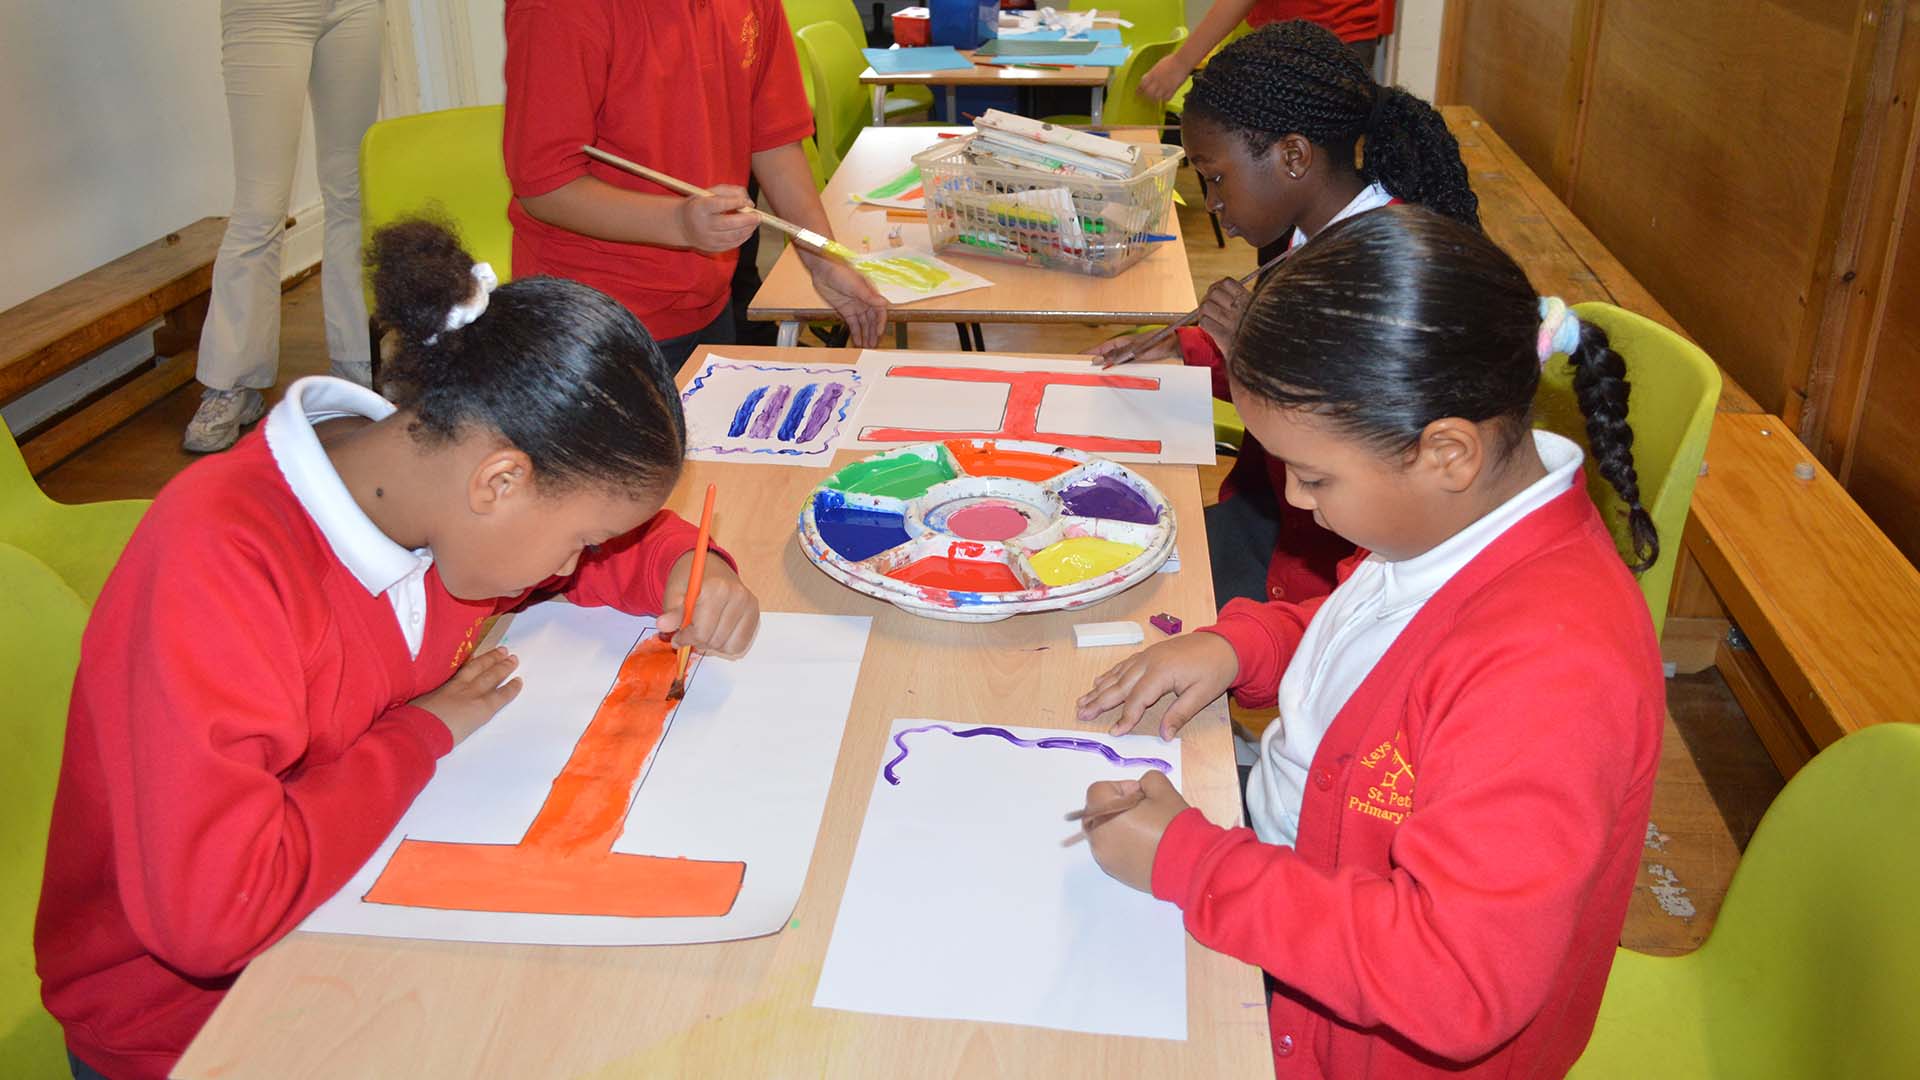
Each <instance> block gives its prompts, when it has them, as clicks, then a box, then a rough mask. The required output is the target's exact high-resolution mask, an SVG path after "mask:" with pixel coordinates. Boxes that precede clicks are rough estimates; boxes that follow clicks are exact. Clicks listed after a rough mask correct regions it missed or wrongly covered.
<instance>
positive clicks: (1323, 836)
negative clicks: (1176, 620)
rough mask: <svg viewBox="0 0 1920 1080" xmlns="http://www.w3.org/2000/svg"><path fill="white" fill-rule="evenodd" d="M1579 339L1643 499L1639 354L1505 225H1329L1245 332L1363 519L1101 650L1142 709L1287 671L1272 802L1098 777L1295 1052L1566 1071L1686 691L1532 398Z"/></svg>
mask: <svg viewBox="0 0 1920 1080" xmlns="http://www.w3.org/2000/svg"><path fill="white" fill-rule="evenodd" d="M1556 352H1565V353H1566V354H1567V355H1568V359H1569V361H1570V363H1571V364H1572V366H1573V370H1574V391H1575V394H1576V396H1577V397H1578V400H1579V404H1580V410H1581V412H1582V413H1583V414H1584V415H1585V416H1586V421H1587V434H1588V438H1589V440H1590V442H1591V445H1592V447H1593V458H1594V462H1593V464H1594V467H1595V468H1596V469H1598V471H1599V472H1600V474H1601V476H1603V477H1605V478H1606V480H1607V481H1608V482H1609V483H1610V484H1612V485H1613V487H1614V488H1615V489H1616V490H1618V491H1619V492H1620V495H1621V497H1622V499H1623V500H1624V501H1625V502H1626V504H1627V505H1628V506H1629V507H1630V508H1631V512H1630V516H1629V523H1630V525H1631V527H1632V535H1633V537H1634V542H1635V554H1636V559H1637V561H1638V566H1636V569H1643V568H1645V567H1646V566H1649V565H1651V564H1652V563H1653V561H1654V560H1655V559H1656V558H1657V557H1658V553H1659V538H1658V536H1657V534H1656V533H1655V531H1654V527H1653V521H1652V519H1651V518H1650V517H1649V516H1648V514H1647V512H1646V510H1645V509H1644V508H1642V507H1641V505H1640V498H1639V486H1638V479H1637V476H1636V474H1635V471H1634V464H1633V455H1632V445H1633V432H1632V429H1631V428H1629V427H1628V426H1627V422H1626V417H1627V383H1626V380H1625V365H1624V363H1623V361H1622V360H1621V358H1620V357H1619V356H1618V355H1617V354H1616V353H1614V352H1613V351H1612V349H1611V348H1610V347H1609V345H1608V342H1607V337H1606V334H1605V333H1604V332H1603V331H1601V330H1600V329H1599V328H1598V327H1594V326H1587V325H1583V324H1581V323H1580V322H1579V320H1578V319H1577V318H1576V317H1574V316H1573V315H1572V314H1571V313H1570V312H1568V311H1567V310H1566V307H1565V305H1563V304H1560V303H1559V302H1557V301H1553V300H1546V299H1542V298H1539V297H1537V296H1535V294H1534V291H1533V289H1532V288H1531V286H1529V284H1528V282H1527V278H1526V275H1525V274H1524V273H1523V272H1522V271H1521V270H1520V268H1519V267H1518V266H1517V265H1516V264H1515V263H1514V262H1513V260H1512V259H1510V258H1508V257H1507V255H1506V254H1505V253H1504V252H1502V251H1501V250H1500V249H1499V248H1497V247H1496V246H1494V245H1493V244H1492V243H1491V242H1490V241H1488V240H1487V239H1486V238H1485V237H1484V236H1482V235H1481V234H1480V233H1479V232H1477V231H1475V230H1472V229H1469V228H1467V227H1465V226H1463V225H1460V224H1458V223H1457V222H1453V221H1449V220H1447V219H1445V218H1442V217H1440V216H1438V215H1436V214H1433V213H1431V212H1430V211H1426V210H1421V209H1419V208H1416V207H1410V206H1397V207H1388V208H1385V209H1382V210H1377V211H1374V212H1373V213H1370V214H1363V215H1361V216H1359V217H1356V218H1354V219H1353V220H1351V221H1346V222H1342V223H1340V224H1339V225H1335V226H1333V227H1332V228H1330V229H1328V230H1327V231H1326V232H1325V233H1324V234H1323V235H1322V236H1320V237H1319V238H1317V239H1316V240H1315V241H1314V242H1313V243H1312V244H1309V245H1308V246H1307V247H1306V248H1305V249H1303V250H1302V251H1301V252H1300V253H1299V254H1298V255H1295V256H1294V257H1292V258H1290V259H1288V260H1287V261H1286V262H1284V263H1282V264H1281V265H1280V267H1279V268H1278V269H1277V270H1276V271H1275V272H1274V273H1273V274H1272V276H1270V277H1269V278H1268V280H1267V281H1266V282H1265V283H1264V284H1262V286H1261V287H1260V289H1259V291H1258V293H1257V294H1256V295H1255V297H1254V300H1253V304H1252V307H1251V308H1250V309H1249V310H1248V312H1247V316H1246V320H1245V323H1244V325H1243V326H1242V327H1241V330H1240V338H1239V340H1238V342H1237V343H1236V347H1235V349H1234V350H1233V353H1232V356H1231V359H1230V361H1229V372H1230V376H1231V379H1232V384H1233V386H1232V388H1233V399H1234V402H1235V404H1236V405H1238V406H1239V408H1240V411H1241V415H1242V416H1243V417H1244V418H1245V420H1246V423H1247V428H1248V430H1249V431H1251V432H1255V433H1257V434H1258V435H1259V436H1260V439H1261V441H1262V442H1263V443H1264V444H1265V445H1266V446H1268V447H1270V448H1271V449H1272V451H1273V452H1274V454H1275V455H1276V456H1277V457H1278V458H1279V459H1280V460H1281V461H1282V462H1284V465H1285V469H1286V485H1287V486H1286V494H1287V499H1288V501H1289V502H1291V503H1292V504H1293V505H1295V506H1297V507H1300V508H1301V509H1302V510H1305V511H1309V512H1311V513H1312V514H1313V515H1314V516H1315V518H1316V519H1318V520H1320V521H1321V522H1323V523H1324V524H1325V525H1326V526H1327V527H1328V528H1330V529H1332V530H1334V531H1335V532H1338V533H1339V534H1340V535H1342V536H1344V537H1346V538H1348V539H1349V540H1351V541H1352V542H1354V543H1355V544H1358V545H1359V546H1360V548H1361V550H1360V551H1359V552H1358V553H1357V554H1356V555H1355V556H1354V557H1353V558H1352V559H1349V560H1348V561H1347V562H1346V563H1344V564H1343V565H1342V567H1341V571H1342V572H1341V579H1342V580H1341V584H1340V586H1339V587H1338V588H1337V589H1335V590H1334V591H1333V593H1332V595H1330V596H1326V597H1318V598H1315V599H1312V600H1308V601H1305V602H1303V603H1295V602H1287V603H1269V604H1256V603H1253V602H1251V601H1247V600H1235V601H1233V602H1232V603H1230V604H1228V605H1227V608H1226V610H1225V611H1224V612H1223V613H1222V614H1221V617H1220V621H1219V623H1218V624H1217V625H1215V626H1212V627H1208V628H1207V630H1206V631H1205V632H1202V633H1196V634H1189V635H1185V636H1183V637H1179V638H1173V639H1170V640H1167V641H1164V642H1162V643H1160V644H1159V645H1156V646H1154V647H1153V648H1151V649H1148V650H1146V651H1145V652H1142V653H1139V654H1137V655H1135V656H1134V657H1133V658H1131V659H1129V660H1127V661H1125V662H1124V663H1122V664H1120V665H1119V666H1117V667H1115V668H1113V669H1112V670H1110V671H1108V672H1107V673H1105V674H1103V675H1102V676H1100V678H1099V679H1098V680H1097V681H1096V682H1095V684H1094V686H1093V689H1092V690H1091V691H1090V692H1089V693H1088V694H1086V696H1084V697H1083V698H1081V699H1080V702H1079V718H1080V719H1081V720H1082V721H1090V720H1092V719H1094V718H1096V717H1098V716H1099V715H1100V714H1102V713H1104V712H1106V711H1108V710H1109V709H1114V708H1118V709H1120V710H1121V711H1120V714H1119V720H1118V721H1117V722H1116V723H1115V724H1114V725H1113V729H1114V730H1115V731H1116V732H1124V731H1128V730H1131V729H1132V728H1133V726H1134V725H1135V724H1137V723H1138V722H1139V720H1140V718H1141V715H1142V713H1143V712H1144V711H1145V710H1146V709H1147V708H1148V707H1149V706H1151V705H1153V704H1154V703H1155V702H1156V701H1158V700H1159V699H1161V698H1162V697H1165V696H1167V695H1168V694H1172V695H1174V701H1173V703H1172V705H1171V706H1170V708H1169V709H1168V711H1167V714H1166V717H1165V719H1164V720H1163V721H1162V726H1161V730H1162V734H1163V735H1168V734H1171V733H1172V732H1173V731H1175V730H1177V729H1178V728H1179V727H1180V726H1181V725H1182V724H1184V723H1186V721H1187V720H1188V719H1189V718H1190V717H1192V716H1193V715H1194V714H1195V713H1196V712H1197V711H1198V710H1199V709H1200V708H1202V707H1204V706H1205V705H1206V704H1207V703H1208V702H1210V701H1212V700H1214V699H1215V698H1217V697H1218V696H1219V695H1220V694H1221V692H1222V691H1224V690H1227V689H1229V688H1231V689H1232V690H1233V692H1234V694H1235V696H1236V697H1237V698H1238V699H1239V700H1240V701H1242V702H1243V703H1245V704H1248V705H1255V706H1259V705H1271V704H1278V706H1279V709H1280V718H1279V720H1278V721H1276V722H1275V723H1273V724H1272V725H1270V726H1269V727H1268V728H1267V730H1266V732H1265V734H1264V736H1263V738H1262V740H1261V746H1260V757H1259V760H1258V763H1257V764H1256V765H1255V766H1254V768H1253V773H1252V776H1251V777H1250V778H1249V780H1248V783H1247V818H1248V820H1249V821H1250V822H1251V823H1252V828H1251V829H1245V828H1241V829H1222V828H1219V827H1217V826H1214V825H1212V824H1210V823H1208V822H1207V821H1206V820H1205V819H1204V818H1202V817H1201V816H1200V815H1199V813H1198V812H1196V811H1193V810H1190V809H1189V808H1188V807H1187V805H1186V803H1185V802H1184V801H1182V800H1181V798H1180V795H1179V793H1178V792H1177V791H1175V790H1174V789H1173V787H1172V785H1171V784H1169V783H1168V782H1167V780H1166V778H1165V776H1163V775H1161V774H1160V773H1148V774H1147V775H1146V776H1144V777H1143V778H1142V779H1141V780H1139V781H1125V782H1120V783H1111V782H1109V783H1101V784H1095V785H1093V787H1092V788H1090V789H1089V790H1088V793H1087V814H1088V815H1089V816H1090V817H1091V816H1095V815H1099V814H1103V813H1106V812H1109V811H1111V810H1114V809H1118V808H1119V807H1122V806H1125V805H1127V804H1128V803H1129V802H1130V801H1132V800H1135V799H1139V800H1141V801H1140V802H1139V803H1138V804H1137V805H1135V806H1133V808H1132V809H1128V810H1126V811H1125V812H1124V813H1120V814H1118V816H1116V817H1113V818H1112V819H1111V820H1109V821H1107V822H1106V823H1104V824H1100V825H1097V826H1096V827H1095V828H1094V829H1093V830H1092V831H1091V835H1090V839H1091V841H1092V846H1093V852H1094V855H1095V857H1096V858H1097V859H1098V860H1099V862H1100V865H1101V866H1102V867H1103V868H1105V869H1106V870H1107V872H1108V873H1110V874H1112V875H1113V876H1114V877H1116V878H1118V879H1119V880H1121V881H1124V882H1126V883H1128V884H1130V885H1132V886H1134V887H1135V888H1139V889H1143V890H1150V891H1151V892H1152V893H1153V894H1154V895H1155V896H1158V897H1160V898H1162V899H1165V900H1170V901H1172V902H1174V903H1175V904H1178V905H1179V906H1180V907H1181V908H1182V909H1183V911H1184V912H1185V919H1186V926H1187V929H1188V930H1189V931H1190V932H1191V933H1192V934H1193V936H1194V938H1195V939H1196V940H1198V941H1200V942H1201V943H1202V944H1205V945H1208V946H1210V947H1212V948H1215V949H1219V950H1221V951H1222V952H1226V953H1228V954H1230V955H1232V956H1236V957H1238V958H1240V959H1243V960H1246V961H1248V962H1250V963H1255V964H1258V965H1260V967H1262V968H1263V969H1265V970H1266V971H1267V972H1268V973H1269V974H1270V975H1271V976H1272V977H1273V979H1274V980H1276V982H1277V990H1276V992H1275V993H1274V994H1273V995H1272V997H1271V1000H1270V1001H1269V1016H1270V1019H1271V1022H1272V1037H1273V1051H1274V1057H1275V1065H1276V1067H1277V1069H1278V1071H1279V1072H1280V1073H1281V1074H1282V1075H1294V1074H1300V1075H1315V1074H1323V1075H1327V1076H1338V1077H1363V1076H1379V1077H1396V1078H1397V1077H1412V1076H1427V1075H1435V1076H1438V1075H1446V1076H1463V1075H1464V1076H1489V1077H1491V1076H1560V1075H1563V1074H1564V1073H1565V1072H1566V1071H1567V1069H1568V1067H1570V1066H1571V1065H1572V1064H1573V1062H1574V1061H1575V1059H1576V1058H1578V1057H1579V1055H1580V1052H1581V1050H1582V1049H1583V1048H1584V1047H1585V1045H1586V1042H1587V1038H1588V1036H1589V1035H1590V1034H1591V1033H1592V1029H1593V1022H1594V1017H1595V1016H1596V1015H1597V1013H1598V1010H1599V1007H1600V998H1601V994H1602V991H1603V990H1604V989H1605V987H1606V982H1607V972H1608V969H1609V966H1610V965H1611V963H1612V958H1613V951H1614V946H1615V944H1616V943H1617V942H1618V941H1619V936H1620V928H1621V926H1622V924H1623V923H1624V921H1625V918H1626V910H1627V902H1628V899H1629V897H1630V895H1631V893H1632V891H1633V880H1634V875H1635V873H1636V871H1637V869H1638V866H1639V853H1640V848H1641V842H1642V840H1643V838H1644V837H1643V834H1644V832H1645V829H1646V823H1647V814H1648V809H1649V806H1650V804H1651V801H1652V793H1653V779H1654V773H1655V769H1656V766H1657V763H1658V758H1659V750H1660V734H1661V724H1662V720H1663V712H1664V706H1665V693H1664V689H1665V688H1664V686H1663V682H1662V678H1661V666H1660V654H1659V648H1658V645H1657V644H1656V642H1655V639H1654V634H1653V627H1652V623H1651V620H1650V619H1649V618H1648V616H1647V606H1646V601H1645V599H1643V597H1642V596H1641V593H1640V591H1639V589H1638V587H1637V586H1636V585H1635V583H1634V580H1633V577H1632V575H1631V574H1629V573H1628V570H1627V568H1626V567H1625V566H1623V565H1622V563H1621V561H1620V557H1619V555H1618V554H1617V553H1616V550H1615V547H1614V541H1613V538H1612V536H1611V535H1610V534H1609V532H1608V530H1607V528H1606V526H1605V524H1604V523H1603V522H1602V521H1601V519H1600V516H1599V514H1598V513H1597V512H1595V510H1594V507H1593V504H1592V503H1591V502H1590V501H1589V500H1588V498H1587V494H1586V491H1585V488H1584V485H1583V484H1582V483H1581V469H1580V467H1581V464H1582V457H1583V455H1582V453H1581V450H1580V447H1579V446H1578V445H1577V444H1575V443H1574V442H1572V441H1570V440H1568V439H1565V438H1562V437H1560V436H1558V435H1553V434H1549V433H1546V432H1542V431H1535V430H1533V429H1532V428H1531V426H1530V415H1531V410H1532V405H1533V398H1534V392H1535V389H1536V387H1537V386H1538V384H1539V377H1540V365H1541V364H1542V363H1544V362H1545V361H1546V359H1547V358H1548V357H1550V356H1552V355H1553V354H1554V353H1556Z"/></svg>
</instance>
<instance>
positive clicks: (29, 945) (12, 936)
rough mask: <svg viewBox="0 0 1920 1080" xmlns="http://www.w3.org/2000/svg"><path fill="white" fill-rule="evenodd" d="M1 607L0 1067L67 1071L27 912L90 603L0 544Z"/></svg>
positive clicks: (43, 855) (20, 1071)
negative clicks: (45, 1001) (43, 994)
mask: <svg viewBox="0 0 1920 1080" xmlns="http://www.w3.org/2000/svg"><path fill="white" fill-rule="evenodd" d="M0 611H4V612H5V616H4V618H0V686H5V687H6V695H7V706H6V708H4V709H0V724H4V725H5V731H6V746H7V753H5V754H0V792H4V794H5V798H4V801H0V873H4V875H5V879H4V884H0V1074H3V1075H6V1076H23V1077H24V1076H66V1075H67V1051H66V1041H65V1038H64V1037H63V1036H62V1035H61V1033H60V1026H59V1025H58V1024H56V1023H55V1022H54V1019H53V1017H51V1016H49V1015H47V1011H46V1009H45V1008H43V1007H42V1006H41V1004H40V977H39V976H38V975H37V974H36V973H35V972H34V964H33V920H34V915H35V911H36V909H37V908H38V907H39V905H40V875H41V871H42V870H43V869H44V868H45V866H46V861H47V821H48V818H49V817H50V815H51V814H52V812H53V789H54V784H55V782H56V781H57V780H58V779H59V776H60V753H61V748H62V744H63V743H64V742H65V739H66V730H67V698H68V696H69V695H70V694H71V693H72V691H73V671H74V668H75V666H76V665H78V664H79V662H80V631H81V630H82V629H83V628H84V627H85V626H86V622H87V605H86V603H85V602H84V601H82V599H81V598H80V596H79V595H78V594H76V593H75V592H74V591H73V590H72V589H71V588H68V587H67V584H66V582H65V581H62V580H61V576H60V575H59V574H58V573H56V572H55V571H54V570H53V569H52V568H51V567H49V566H48V565H47V564H46V563H44V562H41V561H40V560H39V559H36V558H34V557H33V556H32V555H30V554H28V553H27V552H25V551H22V550H21V549H19V548H17V547H14V546H13V545H11V544H0Z"/></svg>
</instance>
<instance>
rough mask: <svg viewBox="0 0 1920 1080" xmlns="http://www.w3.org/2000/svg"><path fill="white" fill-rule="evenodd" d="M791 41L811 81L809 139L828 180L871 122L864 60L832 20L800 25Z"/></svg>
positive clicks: (870, 107) (871, 115)
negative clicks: (863, 79)
mask: <svg viewBox="0 0 1920 1080" xmlns="http://www.w3.org/2000/svg"><path fill="white" fill-rule="evenodd" d="M793 38H794V43H795V44H796V45H797V46H798V47H799V50H800V66H801V68H803V69H804V70H806V71H808V72H809V77H810V78H811V80H812V82H813V137H814V141H815V143H817V144H818V148H819V151H820V164H821V167H822V169H823V170H824V171H825V172H826V174H827V175H828V176H832V175H833V173H834V170H836V169H838V168H839V167H840V161H841V159H842V158H845V157H846V156H847V151H848V150H850V149H852V148H853V140H854V139H855V138H857V137H858V136H859V134H860V132H861V130H862V129H864V128H865V127H866V126H867V124H868V123H869V122H870V121H871V120H872V118H873V111H872V106H871V104H870V101H869V98H868V95H867V90H866V87H864V86H861V85H860V73H861V72H862V71H865V70H866V68H867V58H866V57H864V56H862V55H860V50H859V48H858V47H856V46H855V45H854V43H853V39H852V38H849V37H848V36H847V32H846V31H845V30H842V29H841V28H840V27H839V26H838V25H836V24H834V23H831V22H823V23H814V24H813V25H812V26H803V27H801V28H800V29H798V30H796V31H794V35H793Z"/></svg>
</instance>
